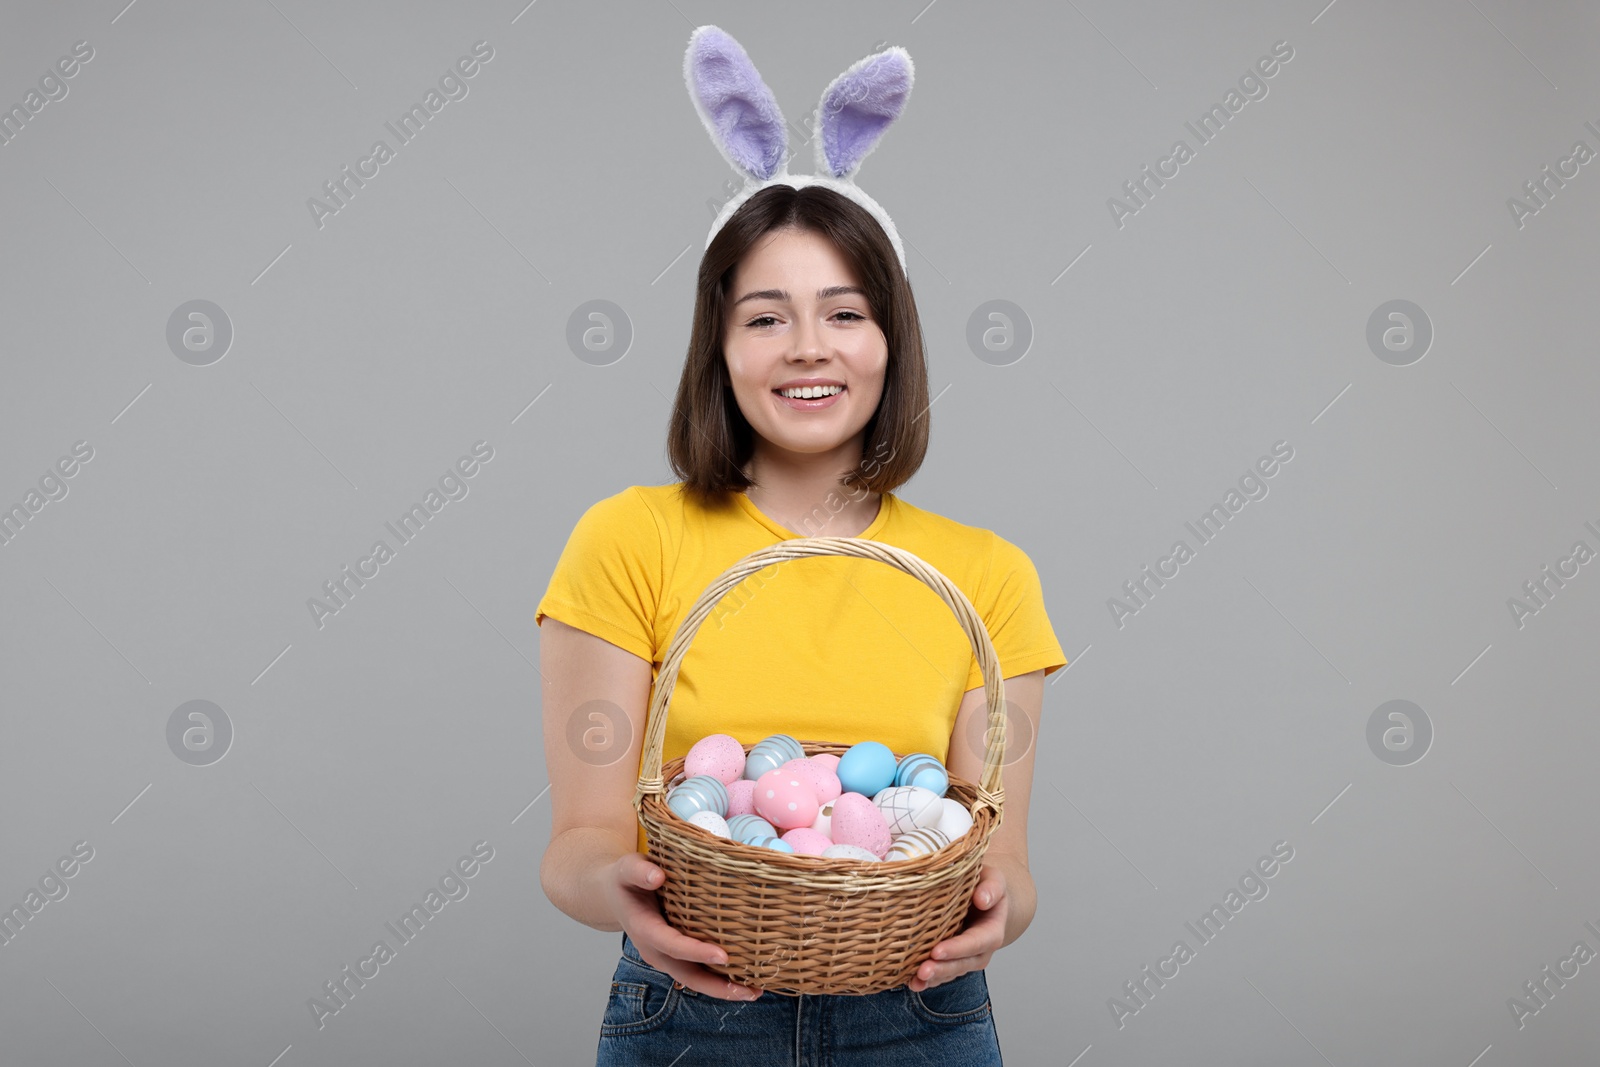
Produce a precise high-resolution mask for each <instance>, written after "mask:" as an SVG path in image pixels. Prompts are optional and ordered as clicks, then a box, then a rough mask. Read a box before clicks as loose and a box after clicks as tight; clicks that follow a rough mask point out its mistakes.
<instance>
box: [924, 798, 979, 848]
mask: <svg viewBox="0 0 1600 1067" xmlns="http://www.w3.org/2000/svg"><path fill="white" fill-rule="evenodd" d="M939 803H940V805H941V806H942V807H943V810H942V811H941V812H940V813H939V819H938V821H937V822H935V823H934V824H933V828H934V829H935V830H938V831H939V832H940V833H942V834H944V836H946V837H948V838H949V839H950V840H952V841H954V840H955V839H956V838H958V837H961V836H962V835H963V834H965V833H966V832H967V831H968V830H970V829H972V812H970V811H968V810H967V809H966V806H965V805H963V804H962V803H961V801H959V800H957V799H956V798H955V797H945V798H944V799H943V800H941V801H940V802H939Z"/></svg>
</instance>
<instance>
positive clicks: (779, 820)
mask: <svg viewBox="0 0 1600 1067" xmlns="http://www.w3.org/2000/svg"><path fill="white" fill-rule="evenodd" d="M755 804H756V814H757V815H759V816H761V817H762V818H763V819H765V820H767V821H768V822H770V823H771V824H772V825H773V826H776V827H777V828H778V829H780V830H793V829H794V828H795V827H797V826H810V825H811V824H812V823H813V822H814V821H815V820H816V818H817V797H816V794H815V793H813V792H812V791H811V784H810V783H809V782H807V781H805V780H804V779H802V778H801V776H800V774H799V773H798V772H795V771H786V770H784V769H783V768H782V767H779V768H778V769H777V770H775V771H768V772H767V773H766V774H763V775H762V776H761V777H760V778H757V779H756V799H755Z"/></svg>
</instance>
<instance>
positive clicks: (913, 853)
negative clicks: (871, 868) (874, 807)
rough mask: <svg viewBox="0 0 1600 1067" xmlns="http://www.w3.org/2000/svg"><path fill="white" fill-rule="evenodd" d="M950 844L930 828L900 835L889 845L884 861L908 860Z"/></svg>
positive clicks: (945, 838) (947, 839)
mask: <svg viewBox="0 0 1600 1067" xmlns="http://www.w3.org/2000/svg"><path fill="white" fill-rule="evenodd" d="M949 843H950V839H949V838H948V837H946V836H944V834H943V833H941V832H940V831H938V830H935V829H934V828H932V827H925V828H923V829H920V830H912V831H911V832H910V833H904V834H901V835H900V836H899V837H897V838H895V839H894V842H893V843H892V844H890V845H889V852H888V855H886V856H884V857H883V858H884V859H885V860H909V859H914V858H916V857H917V856H926V855H929V854H930V853H933V852H937V851H939V850H940V849H941V848H944V847H945V846H946V845H948V844H949Z"/></svg>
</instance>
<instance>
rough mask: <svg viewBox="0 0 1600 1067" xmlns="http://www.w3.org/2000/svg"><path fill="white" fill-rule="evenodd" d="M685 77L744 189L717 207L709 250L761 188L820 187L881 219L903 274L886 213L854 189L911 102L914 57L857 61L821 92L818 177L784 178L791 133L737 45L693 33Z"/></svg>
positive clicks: (708, 29) (882, 55) (900, 52)
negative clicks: (872, 154)
mask: <svg viewBox="0 0 1600 1067" xmlns="http://www.w3.org/2000/svg"><path fill="white" fill-rule="evenodd" d="M683 78H684V81H685V82H687V83H688V86H689V99H690V100H691V101H692V102H693V103H694V109H695V111H696V112H697V113H698V114H699V116H700V121H701V122H703V123H704V124H705V127H706V131H707V132H708V133H710V134H711V141H712V143H713V144H715V145H716V146H717V150H718V151H719V152H721V153H722V156H723V158H724V159H726V160H727V161H728V162H729V163H730V164H731V165H732V166H733V169H734V171H735V172H737V173H738V174H739V175H740V176H741V177H743V178H744V188H742V189H741V190H740V191H739V192H738V193H737V194H736V195H735V196H734V197H733V198H732V199H731V200H729V201H728V202H727V203H726V204H724V205H723V206H722V210H721V211H720V212H719V213H718V214H717V218H716V221H714V222H713V223H712V224H711V232H710V233H708V234H706V244H707V245H709V244H710V243H711V239H712V238H713V237H715V236H716V235H717V231H718V230H720V229H722V226H723V224H724V223H726V222H727V221H728V219H729V218H730V217H731V216H732V215H733V213H734V212H735V211H737V210H739V207H740V205H742V204H743V203H744V202H745V201H746V200H748V199H750V197H752V196H754V195H755V194H756V193H758V192H760V191H761V190H762V189H765V188H767V187H768V186H770V185H788V186H792V187H793V188H796V189H799V188H802V187H804V186H807V185H821V186H824V187H826V188H828V189H832V190H833V191H834V192H836V193H839V194H840V195H841V196H845V197H848V198H849V199H851V200H853V201H855V202H856V203H857V204H860V205H861V206H862V207H863V208H865V209H866V210H867V211H868V212H869V213H870V214H871V215H872V217H873V218H874V219H877V220H878V225H880V226H882V227H883V231H884V233H886V234H888V236H889V243H890V244H892V245H894V251H895V255H896V256H898V257H899V258H900V269H901V270H902V271H904V270H905V267H906V254H905V250H904V249H903V248H902V247H901V246H900V234H899V233H898V232H896V230H895V228H894V223H893V222H892V221H890V219H889V213H888V212H887V211H884V210H883V208H881V207H879V206H878V202H877V201H876V200H874V199H872V197H870V196H868V195H867V194H866V193H864V192H862V191H861V189H860V187H858V186H857V185H856V182H855V174H856V171H857V170H859V169H860V167H861V161H862V160H863V159H865V158H866V157H867V154H868V153H869V152H871V151H872V150H873V149H874V148H876V147H877V145H878V142H879V141H880V140H882V139H883V135H884V132H885V131H887V130H888V128H889V125H890V123H892V122H894V120H895V119H896V118H898V117H899V116H900V112H901V111H902V110H904V108H905V106H906V98H907V97H908V96H910V95H911V56H910V55H909V54H908V53H907V52H906V50H905V49H904V48H900V47H898V46H896V47H894V48H889V49H886V50H884V51H882V52H875V53H873V54H872V55H869V56H867V57H865V58H864V59H860V60H858V61H856V62H855V63H853V64H851V66H850V68H849V69H848V70H846V71H845V72H844V73H843V74H841V75H839V76H838V77H837V78H835V79H833V81H832V82H830V83H829V85H828V87H827V89H825V90H823V93H822V101H821V103H819V104H818V105H817V110H816V114H815V121H814V122H813V124H812V125H813V130H814V132H813V135H812V136H813V142H812V143H813V144H814V146H815V150H816V171H817V173H815V174H790V173H789V161H788V158H787V157H788V146H789V129H788V127H787V126H786V125H785V124H784V121H783V113H782V112H781V111H779V110H778V102H777V100H775V99H774V98H773V95H772V90H771V89H769V88H767V84H766V82H764V81H762V80H761V75H760V74H759V73H757V71H756V67H755V64H754V63H752V62H750V57H749V56H748V55H747V54H746V53H745V50H744V49H743V48H742V47H741V46H740V45H739V42H738V41H736V40H734V39H733V38H732V37H730V36H729V35H728V34H727V33H725V32H723V31H722V30H721V29H719V28H718V27H716V26H701V27H700V28H698V29H697V30H695V31H694V33H692V34H691V35H690V36H689V50H688V52H687V53H685V55H684V57H683Z"/></svg>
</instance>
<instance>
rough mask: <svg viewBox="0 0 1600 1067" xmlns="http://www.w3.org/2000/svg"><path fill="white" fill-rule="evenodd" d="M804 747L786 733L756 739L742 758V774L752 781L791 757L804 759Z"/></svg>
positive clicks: (781, 764) (786, 761) (773, 769)
mask: <svg viewBox="0 0 1600 1067" xmlns="http://www.w3.org/2000/svg"><path fill="white" fill-rule="evenodd" d="M805 755H806V751H805V749H803V748H801V747H800V742H798V741H796V740H795V739H794V738H792V737H790V736H789V735H788V734H773V735H772V736H771V737H766V738H763V739H761V740H760V741H757V742H756V743H755V745H753V746H752V747H751V749H750V754H749V755H748V756H746V757H745V759H744V776H745V777H746V778H748V779H750V780H751V781H752V782H753V781H755V780H757V779H758V778H760V777H761V776H762V775H763V774H766V773H767V772H768V771H775V770H777V769H778V768H779V767H782V766H783V765H784V764H785V763H788V762H789V761H790V760H792V759H804V758H805Z"/></svg>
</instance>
